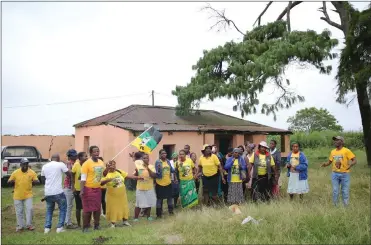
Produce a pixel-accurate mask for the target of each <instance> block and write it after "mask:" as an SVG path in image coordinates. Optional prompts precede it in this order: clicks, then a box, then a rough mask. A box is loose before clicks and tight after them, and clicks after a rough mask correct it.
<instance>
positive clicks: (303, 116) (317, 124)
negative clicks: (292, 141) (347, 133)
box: [287, 107, 343, 132]
mask: <svg viewBox="0 0 371 245" xmlns="http://www.w3.org/2000/svg"><path fill="white" fill-rule="evenodd" d="M287 122H288V123H289V124H290V126H289V129H290V130H293V131H305V132H313V131H324V130H333V131H343V127H342V126H340V125H339V124H337V123H338V121H337V120H336V118H335V117H334V116H333V115H331V114H330V112H329V111H328V110H326V109H322V108H320V109H317V108H315V107H311V108H305V109H302V110H300V111H297V112H296V114H295V116H292V117H289V118H288V119H287Z"/></svg>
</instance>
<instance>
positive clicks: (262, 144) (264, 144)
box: [259, 141, 269, 149]
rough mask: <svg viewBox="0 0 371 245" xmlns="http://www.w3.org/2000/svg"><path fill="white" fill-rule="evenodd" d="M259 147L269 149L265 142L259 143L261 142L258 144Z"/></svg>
mask: <svg viewBox="0 0 371 245" xmlns="http://www.w3.org/2000/svg"><path fill="white" fill-rule="evenodd" d="M259 145H261V146H263V147H265V148H267V149H269V147H268V145H267V142H265V141H261V142H260V143H259Z"/></svg>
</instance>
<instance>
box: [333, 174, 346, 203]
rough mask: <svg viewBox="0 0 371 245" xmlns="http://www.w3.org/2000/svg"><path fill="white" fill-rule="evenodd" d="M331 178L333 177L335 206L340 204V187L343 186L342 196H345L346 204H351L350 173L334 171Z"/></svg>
mask: <svg viewBox="0 0 371 245" xmlns="http://www.w3.org/2000/svg"><path fill="white" fill-rule="evenodd" d="M331 179H332V200H333V202H334V204H335V206H337V204H338V197H339V189H340V188H341V196H342V198H343V203H344V206H347V205H348V204H349V187H350V175H349V173H337V172H332V178H331ZM340 186H341V187H340Z"/></svg>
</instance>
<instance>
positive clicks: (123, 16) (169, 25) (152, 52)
mask: <svg viewBox="0 0 371 245" xmlns="http://www.w3.org/2000/svg"><path fill="white" fill-rule="evenodd" d="M211 4H212V6H213V7H214V8H216V9H223V8H224V9H226V15H227V16H228V17H229V18H231V19H233V20H234V21H235V22H236V24H237V26H238V27H239V28H240V29H241V30H243V31H244V32H245V31H247V30H251V29H252V27H253V23H254V22H255V19H256V18H257V16H258V14H259V13H260V12H261V11H262V9H264V7H265V5H266V2H225V3H219V2H218V3H216V2H215V3H211ZM286 4H287V3H286V2H274V4H273V5H272V6H271V8H270V9H269V10H268V11H267V13H266V15H265V17H263V20H262V24H264V23H267V22H271V21H274V20H275V19H276V18H277V16H278V15H279V14H280V13H281V11H282V9H283V8H284V7H285V6H286ZM321 4H322V3H321V2H307V3H305V4H301V5H298V6H297V7H295V8H294V9H293V10H292V11H291V25H292V30H301V31H305V30H307V29H312V30H315V31H318V32H321V31H322V30H324V29H325V28H328V29H330V30H331V32H332V36H333V37H335V38H339V39H340V42H341V41H342V40H344V39H343V35H342V33H341V32H340V31H339V30H337V29H335V28H333V27H331V26H329V25H327V23H325V22H324V21H322V20H320V17H321V13H320V12H318V11H317V9H318V8H319V7H321ZM353 4H354V6H355V7H357V8H359V9H364V8H365V7H366V6H367V3H366V2H357V3H353ZM203 6H205V3H203V2H170V3H169V2H168V3H165V2H157V3H150V2H139V3H133V2H106V3H99V2H65V3H63V2H6V3H4V2H3V3H2V103H1V104H2V135H4V134H13V135H28V134H36V135H69V134H74V128H73V125H74V124H76V123H79V122H81V121H84V120H87V119H91V118H94V117H97V116H100V115H102V114H106V113H109V112H112V111H115V110H118V109H121V108H124V107H127V106H129V105H131V104H148V105H150V104H151V103H152V100H151V96H150V92H151V91H152V90H154V91H155V105H166V106H175V105H176V104H177V99H176V97H174V96H172V95H171V91H172V90H173V89H175V86H176V85H186V84H187V83H189V82H190V79H191V77H192V76H193V75H194V71H192V65H195V64H196V62H197V61H198V59H199V58H200V57H201V56H202V52H203V50H205V49H206V50H210V49H212V48H215V47H217V46H219V45H223V44H224V43H225V42H228V41H231V40H235V41H241V39H242V36H241V34H240V33H238V32H237V31H236V30H234V29H233V28H230V29H227V30H226V31H220V32H217V31H216V30H210V27H211V26H212V25H213V24H214V23H215V19H213V18H209V17H210V12H205V11H200V9H201V8H202V7H203ZM328 8H332V6H330V4H328ZM329 14H330V17H331V18H332V19H333V20H334V21H339V18H338V16H336V14H335V13H333V12H332V11H329ZM340 49H341V45H339V46H338V47H337V48H336V49H335V51H339V50H340ZM327 63H329V64H332V65H333V68H334V69H333V72H332V74H331V75H321V74H319V72H318V71H317V70H315V69H314V68H312V69H303V68H300V67H294V66H292V67H289V69H288V70H287V72H286V77H287V78H288V79H290V81H291V88H292V89H293V91H295V92H297V93H298V94H300V95H304V96H305V99H306V101H305V102H304V103H299V104H296V105H294V106H293V107H292V108H290V109H287V110H281V111H279V112H278V113H277V121H274V120H273V116H266V115H262V114H260V113H257V114H253V115H248V116H245V117H244V119H246V120H249V121H254V122H257V123H261V124H265V125H268V126H274V127H276V128H282V129H285V128H287V127H288V124H287V123H286V121H287V118H288V117H290V116H293V115H294V114H295V113H296V111H298V110H300V109H303V108H306V107H312V106H314V107H318V108H319V107H322V108H326V109H328V110H329V112H330V113H331V114H333V115H334V116H335V117H336V119H337V120H338V121H339V123H340V124H341V125H342V126H343V127H344V129H345V130H360V129H361V127H362V126H361V118H360V113H359V108H358V104H357V102H356V101H355V102H354V103H352V104H351V105H350V106H349V107H346V106H345V105H341V104H337V103H336V102H335V98H336V80H335V75H336V70H337V63H338V61H337V60H334V61H331V62H327ZM276 96H279V95H278V94H277V93H275V91H274V89H273V88H272V87H269V86H267V87H266V88H265V90H264V92H263V93H262V94H261V96H260V100H261V101H265V102H269V101H272V100H274V99H275V98H276ZM112 97H114V98H112ZM99 98H108V99H102V100H95V99H99ZM80 100H84V102H78V103H63V104H58V103H59V102H71V101H72V102H73V101H80ZM55 103H57V104H55ZM48 104H49V105H48ZM50 104H51V105H50ZM53 104H54V105H53ZM30 105H38V106H30ZM233 105H234V101H233V100H228V99H218V100H216V101H214V102H210V101H204V102H203V103H202V104H201V109H211V110H217V111H219V112H221V113H225V114H228V115H232V116H236V117H240V112H233V110H232V107H233ZM19 106H27V107H19ZM9 107H11V108H9Z"/></svg>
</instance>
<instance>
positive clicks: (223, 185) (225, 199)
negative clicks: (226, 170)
mask: <svg viewBox="0 0 371 245" xmlns="http://www.w3.org/2000/svg"><path fill="white" fill-rule="evenodd" d="M227 176H228V175H223V178H224V179H225V184H223V182H222V191H223V198H224V203H227V200H228V188H229V185H228V181H227Z"/></svg>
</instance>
